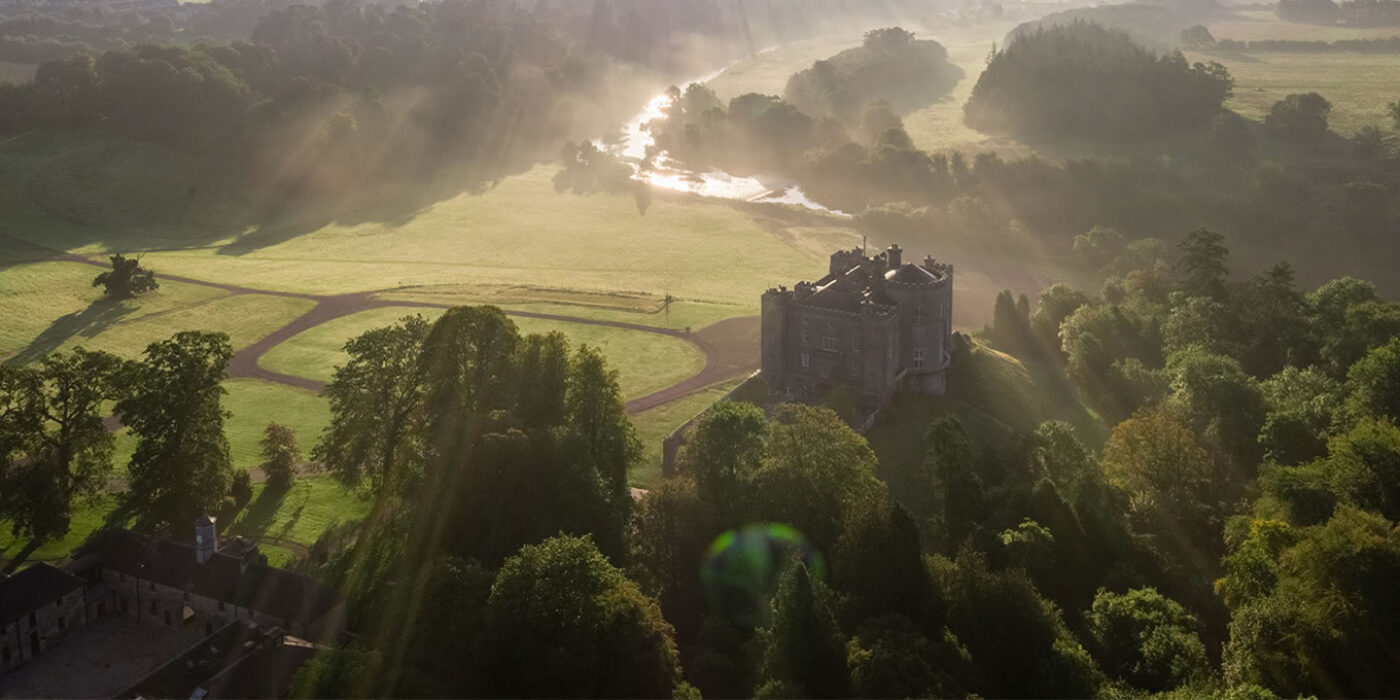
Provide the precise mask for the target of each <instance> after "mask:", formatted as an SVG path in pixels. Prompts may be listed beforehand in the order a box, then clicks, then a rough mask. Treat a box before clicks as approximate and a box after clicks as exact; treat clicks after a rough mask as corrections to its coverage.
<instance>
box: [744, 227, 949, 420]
mask: <svg viewBox="0 0 1400 700" xmlns="http://www.w3.org/2000/svg"><path fill="white" fill-rule="evenodd" d="M902 256H903V252H902V251H901V250H900V247H899V246H898V245H892V246H890V247H889V248H888V249H887V250H886V251H884V252H883V253H880V254H879V255H875V256H873V257H867V256H866V255H865V251H864V250H862V249H860V248H856V249H852V250H842V251H838V252H836V253H833V254H832V256H831V263H830V266H829V267H828V268H827V274H826V276H825V277H822V278H821V279H819V280H817V281H816V282H798V283H797V285H796V286H795V287H794V288H793V289H787V288H786V287H778V288H776V289H769V290H768V291H767V292H765V293H764V294H763V355H762V373H763V377H764V379H765V380H766V381H767V382H768V387H769V389H770V390H772V391H775V392H777V393H779V394H782V395H783V397H784V398H785V399H787V400H794V401H817V400H820V399H822V397H824V396H826V395H827V394H828V393H829V392H830V391H832V390H833V389H836V388H838V387H845V388H849V389H851V390H853V391H854V393H855V394H856V396H857V397H858V399H857V401H858V405H857V407H856V408H857V409H858V410H859V411H861V412H863V413H865V414H873V413H874V412H875V411H877V410H879V409H880V408H881V407H883V406H884V405H885V404H886V403H888V402H889V400H890V397H891V396H892V395H893V394H894V391H895V389H896V388H898V387H899V386H900V385H901V384H908V385H910V386H911V387H913V388H915V389H916V390H918V391H922V392H925V393H928V394H935V395H938V394H942V393H943V391H944V389H945V387H946V382H947V380H946V372H947V369H948V363H949V360H950V353H951V351H952V332H953V266H952V265H949V264H946V263H940V262H937V261H935V260H934V259H933V258H932V257H926V258H924V261H923V264H921V265H916V264H914V263H906V262H904V261H903V259H902Z"/></svg>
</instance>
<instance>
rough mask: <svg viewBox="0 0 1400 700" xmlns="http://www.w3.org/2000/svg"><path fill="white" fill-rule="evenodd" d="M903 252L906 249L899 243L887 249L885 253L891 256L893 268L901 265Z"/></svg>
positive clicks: (891, 267)
mask: <svg viewBox="0 0 1400 700" xmlns="http://www.w3.org/2000/svg"><path fill="white" fill-rule="evenodd" d="M903 253H904V251H903V250H902V249H901V248H900V247H899V244H898V243H896V244H894V245H892V246H890V247H889V248H888V249H886V250H885V255H886V257H888V258H889V262H890V269H891V270H893V269H895V268H897V267H899V266H900V264H901V261H900V257H901V256H902V255H903Z"/></svg>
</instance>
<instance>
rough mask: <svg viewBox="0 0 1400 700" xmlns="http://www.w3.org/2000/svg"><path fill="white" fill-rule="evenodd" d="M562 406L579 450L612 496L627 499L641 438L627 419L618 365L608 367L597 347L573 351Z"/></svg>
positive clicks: (629, 499)
mask: <svg viewBox="0 0 1400 700" xmlns="http://www.w3.org/2000/svg"><path fill="white" fill-rule="evenodd" d="M565 406H566V410H567V415H568V422H567V425H568V426H569V430H570V431H571V433H572V434H573V436H574V438H575V440H576V445H577V447H578V450H579V451H578V454H580V455H582V456H583V458H584V462H585V463H586V464H587V465H588V466H589V467H590V468H592V469H593V470H595V471H597V473H598V475H599V476H601V477H602V479H603V483H604V485H605V486H606V488H607V491H608V493H609V495H610V496H611V497H612V498H614V499H622V500H621V501H620V502H621V503H623V504H625V505H630V504H631V498H630V496H628V490H627V471H628V469H630V468H631V467H632V465H633V464H635V463H636V462H637V460H638V459H641V456H642V443H641V441H640V440H638V439H637V431H636V429H635V428H633V427H632V422H631V421H630V420H628V419H627V408H626V405H625V404H624V403H623V401H622V390H621V389H620V388H619V387H618V384H617V370H614V369H609V368H608V366H607V360H605V359H604V358H603V353H601V352H599V351H598V349H597V348H594V347H589V346H587V345H584V346H582V347H580V348H579V349H578V352H577V353H575V354H574V360H573V371H572V373H571V376H570V378H569V389H568V393H567V394H566V396H565Z"/></svg>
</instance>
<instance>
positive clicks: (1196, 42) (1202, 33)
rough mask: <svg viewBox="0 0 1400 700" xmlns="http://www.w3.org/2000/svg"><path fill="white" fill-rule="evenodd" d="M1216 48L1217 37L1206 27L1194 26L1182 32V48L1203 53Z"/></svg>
mask: <svg viewBox="0 0 1400 700" xmlns="http://www.w3.org/2000/svg"><path fill="white" fill-rule="evenodd" d="M1212 46H1215V37H1213V36H1211V34H1210V30H1209V29H1207V28H1206V27H1205V26H1204V25H1200V24H1197V25H1194V26H1191V27H1187V28H1185V29H1183V30H1181V48H1183V49H1188V50H1190V51H1203V50H1205V49H1209V48H1211V47H1212Z"/></svg>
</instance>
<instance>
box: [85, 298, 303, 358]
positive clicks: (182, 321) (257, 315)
mask: <svg viewBox="0 0 1400 700" xmlns="http://www.w3.org/2000/svg"><path fill="white" fill-rule="evenodd" d="M314 305H315V304H314V302H312V301H311V300H309V299H296V298H289V297H274V296H267V295H263V294H256V295H254V294H240V295H236V296H226V297H223V298H219V299H213V300H210V301H207V302H204V303H200V304H193V305H188V306H184V307H181V308H177V309H173V310H170V311H168V312H166V313H162V314H158V315H151V316H147V317H146V318H141V319H136V320H134V321H129V322H121V323H117V324H115V325H112V326H111V327H109V328H107V329H106V330H103V331H102V332H100V333H97V334H95V335H93V336H92V337H90V338H87V339H75V340H70V341H68V342H66V343H64V345H65V346H70V345H78V344H81V345H83V346H84V347H87V348H88V349H91V350H106V351H108V352H111V353H115V354H117V355H123V356H126V357H132V358H135V357H139V356H140V354H141V352H142V350H144V349H145V348H146V346H147V345H149V344H150V343H153V342H155V341H157V340H164V339H166V338H169V337H170V336H172V335H174V334H175V333H178V332H180V331H222V332H224V333H227V334H228V336H229V342H230V343H231V344H232V345H233V347H234V348H235V349H238V348H242V347H246V346H248V345H251V344H253V343H254V342H256V341H257V340H258V339H260V338H262V337H263V336H265V335H267V334H268V333H271V332H272V331H275V330H277V329H278V328H281V327H282V326H284V325H286V324H287V323H289V322H290V321H292V320H293V319H295V318H296V317H298V316H300V315H302V314H304V313H306V312H307V311H308V310H310V309H311V307H312V306H314Z"/></svg>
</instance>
